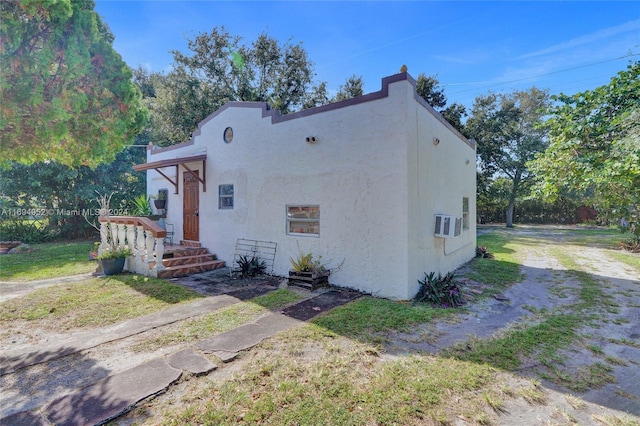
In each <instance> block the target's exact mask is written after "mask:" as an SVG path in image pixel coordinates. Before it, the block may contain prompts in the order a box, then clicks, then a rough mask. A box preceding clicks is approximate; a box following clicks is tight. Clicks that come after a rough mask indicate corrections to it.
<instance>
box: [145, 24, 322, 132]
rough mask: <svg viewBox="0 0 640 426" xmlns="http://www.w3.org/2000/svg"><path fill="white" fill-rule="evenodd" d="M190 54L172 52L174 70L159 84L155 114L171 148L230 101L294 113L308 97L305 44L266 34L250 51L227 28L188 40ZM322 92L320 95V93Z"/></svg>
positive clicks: (309, 72)
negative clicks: (248, 102)
mask: <svg viewBox="0 0 640 426" xmlns="http://www.w3.org/2000/svg"><path fill="white" fill-rule="evenodd" d="M188 48H189V50H190V54H185V53H182V52H178V51H173V52H172V53H173V58H174V65H173V70H172V71H171V72H169V73H168V74H167V75H166V76H164V78H162V79H156V83H158V84H156V85H154V87H155V100H154V103H153V111H154V113H155V114H156V120H157V122H158V123H166V128H165V129H164V130H165V131H164V133H165V134H166V135H167V138H168V139H169V143H179V142H184V141H185V140H187V139H189V137H190V135H191V132H193V131H194V130H195V129H196V128H197V126H198V123H200V122H201V121H202V120H203V119H204V118H206V117H207V116H208V115H209V114H211V113H212V112H214V111H215V110H217V109H218V108H220V107H221V106H223V105H224V104H226V103H227V102H229V101H262V102H267V103H269V105H270V106H271V107H272V108H274V109H276V110H278V111H280V112H281V113H282V114H286V113H289V112H291V111H294V110H296V109H299V108H301V107H302V105H303V104H304V103H313V102H314V100H310V99H309V98H308V96H307V89H308V86H309V85H310V84H311V77H312V75H313V66H312V63H311V62H310V61H309V59H308V58H307V53H306V51H305V50H304V48H303V47H302V44H290V43H285V44H281V43H279V42H278V41H277V40H275V39H273V38H271V37H269V36H267V35H266V34H261V35H260V36H258V38H257V39H256V40H255V41H254V42H253V43H252V44H251V45H249V46H247V45H243V44H241V38H240V37H233V36H231V35H230V34H229V32H228V31H227V30H226V29H225V28H224V27H220V28H214V29H213V30H212V31H211V32H210V33H201V34H199V35H197V36H196V37H195V38H194V39H193V40H188ZM319 93H320V92H319Z"/></svg>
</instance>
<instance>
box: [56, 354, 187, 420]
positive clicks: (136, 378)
mask: <svg viewBox="0 0 640 426" xmlns="http://www.w3.org/2000/svg"><path fill="white" fill-rule="evenodd" d="M181 375H182V370H178V369H176V368H173V367H171V366H170V365H169V364H167V362H166V361H165V360H164V359H162V358H158V359H154V360H151V361H149V362H146V363H144V364H141V365H139V366H137V367H134V368H132V369H130V370H127V371H124V372H122V373H119V374H115V375H113V376H109V377H105V378H104V379H102V380H99V381H97V382H96V383H94V384H92V385H90V386H87V387H85V388H83V389H80V390H78V391H75V392H72V393H70V394H67V395H65V396H63V397H60V398H58V399H56V400H55V401H53V402H52V403H51V404H49V406H47V408H46V410H45V416H46V417H47V420H49V422H51V423H53V424H55V425H56V426H84V425H94V424H102V423H105V422H107V421H109V420H111V419H114V418H116V417H118V416H120V415H122V414H124V413H126V412H127V411H129V410H130V409H132V408H133V407H134V406H135V404H136V403H138V402H139V401H141V400H143V399H146V398H148V397H150V396H155V395H158V394H160V393H162V392H163V391H165V390H166V389H167V388H168V387H169V386H171V384H173V383H175V382H176V381H177V380H178V379H179V378H180V376H181Z"/></svg>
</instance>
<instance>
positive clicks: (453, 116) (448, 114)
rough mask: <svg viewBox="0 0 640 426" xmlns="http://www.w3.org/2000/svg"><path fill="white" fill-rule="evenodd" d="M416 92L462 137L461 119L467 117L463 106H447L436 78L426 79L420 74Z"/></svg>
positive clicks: (445, 98)
mask: <svg viewBox="0 0 640 426" xmlns="http://www.w3.org/2000/svg"><path fill="white" fill-rule="evenodd" d="M416 92H417V93H418V95H420V96H421V97H422V98H423V99H424V100H425V101H427V102H428V103H429V105H431V106H432V107H433V108H434V109H435V110H436V111H438V112H439V113H440V114H442V116H443V117H444V118H445V120H447V121H448V122H449V123H450V124H451V125H452V126H453V127H454V128H455V129H456V130H458V131H459V132H460V133H462V134H463V135H464V134H465V128H464V125H463V124H462V119H463V117H466V115H467V111H466V108H465V107H464V105H460V104H458V103H455V102H454V103H452V104H451V105H449V106H447V97H446V95H445V94H444V89H442V88H441V87H440V82H439V81H438V77H437V76H435V75H433V76H429V77H427V76H426V74H424V73H421V74H420V75H419V76H418V78H417V79H416Z"/></svg>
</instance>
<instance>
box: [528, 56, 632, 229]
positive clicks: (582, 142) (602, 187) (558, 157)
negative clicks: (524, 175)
mask: <svg viewBox="0 0 640 426" xmlns="http://www.w3.org/2000/svg"><path fill="white" fill-rule="evenodd" d="M639 77H640V62H634V63H631V64H629V66H628V68H627V69H626V70H624V71H621V72H619V73H618V74H617V75H616V76H615V77H613V78H612V79H611V81H610V83H609V84H608V85H605V86H601V87H598V88H596V89H594V90H587V91H585V92H581V93H577V94H575V95H573V96H568V95H564V94H560V95H558V96H554V97H553V100H554V101H556V102H557V104H556V105H554V106H553V107H551V108H549V109H548V110H547V114H548V115H549V116H550V118H549V120H547V122H546V127H547V129H548V130H549V132H550V144H549V147H548V148H547V149H546V151H544V153H541V154H540V155H538V156H537V158H536V159H535V161H533V162H532V168H533V170H535V171H536V173H537V174H538V176H539V178H540V181H539V185H538V189H539V190H540V191H541V193H542V194H544V195H545V196H547V197H550V198H551V199H555V198H557V197H559V196H569V197H571V198H573V199H581V200H583V202H584V203H586V204H591V205H592V206H593V207H595V208H596V209H597V210H598V213H599V216H601V217H603V218H609V219H615V220H616V221H619V220H621V218H623V217H624V218H626V220H627V221H629V222H632V223H633V222H635V223H636V224H637V223H638V221H639V215H640V78H639ZM636 230H637V232H638V234H639V235H640V226H636Z"/></svg>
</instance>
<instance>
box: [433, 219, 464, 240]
mask: <svg viewBox="0 0 640 426" xmlns="http://www.w3.org/2000/svg"><path fill="white" fill-rule="evenodd" d="M461 233H462V218H461V217H455V216H447V215H444V214H437V215H436V229H435V232H434V235H435V236H436V237H440V238H455V237H458V236H460V234H461Z"/></svg>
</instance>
